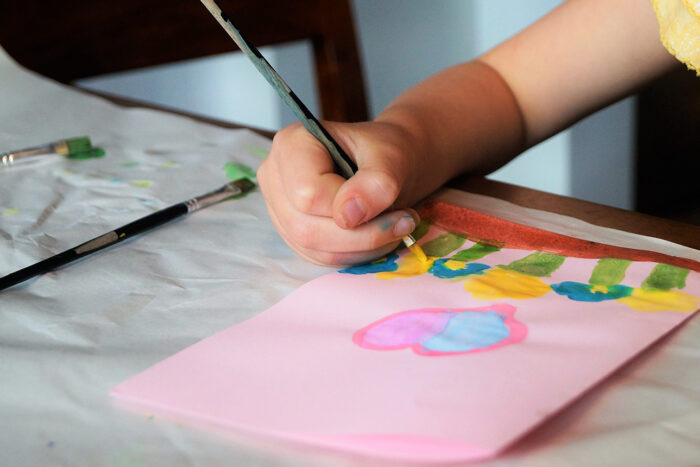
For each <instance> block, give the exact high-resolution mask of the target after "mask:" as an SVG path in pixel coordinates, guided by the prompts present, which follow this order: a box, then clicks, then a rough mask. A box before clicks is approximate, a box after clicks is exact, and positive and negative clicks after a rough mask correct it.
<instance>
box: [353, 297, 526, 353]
mask: <svg viewBox="0 0 700 467" xmlns="http://www.w3.org/2000/svg"><path fill="white" fill-rule="evenodd" d="M514 313H515V307H513V306H511V305H507V304H494V305H490V306H486V307H480V308H464V309H454V308H421V309H416V310H408V311H402V312H399V313H395V314H392V315H390V316H387V317H386V318H383V319H381V320H379V321H376V322H374V323H372V324H370V325H369V326H367V327H365V328H363V329H360V330H359V331H357V332H356V333H355V334H354V335H353V341H354V342H355V343H356V344H357V345H359V346H360V347H364V348H367V349H373V350H397V349H403V348H407V347H408V348H410V349H412V350H413V351H414V352H415V353H417V354H419V355H425V356H440V355H454V354H461V353H468V352H479V351H484V350H492V349H495V348H498V347H503V346H506V345H510V344H514V343H517V342H520V341H522V340H523V339H524V338H525V336H526V335H527V327H526V326H525V325H524V324H523V323H521V322H519V321H517V320H516V319H515V318H514V316H513V315H514Z"/></svg>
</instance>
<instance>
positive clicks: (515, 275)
mask: <svg viewBox="0 0 700 467" xmlns="http://www.w3.org/2000/svg"><path fill="white" fill-rule="evenodd" d="M464 290H466V291H467V292H469V293H471V294H472V296H473V297H474V298H476V299H478V300H500V299H503V298H514V299H517V300H525V299H528V298H537V297H541V296H542V295H544V294H546V293H547V292H549V291H550V290H551V289H550V287H549V285H547V284H546V283H545V282H544V281H542V280H541V279H539V278H537V277H534V276H529V275H527V274H522V273H519V272H517V271H512V270H510V269H503V268H492V269H489V270H487V271H485V272H484V273H483V274H481V275H472V276H469V277H468V278H467V280H466V281H465V282H464Z"/></svg>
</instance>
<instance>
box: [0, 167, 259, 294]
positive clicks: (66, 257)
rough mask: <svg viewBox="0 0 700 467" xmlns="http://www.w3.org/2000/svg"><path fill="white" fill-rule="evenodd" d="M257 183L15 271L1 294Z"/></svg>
mask: <svg viewBox="0 0 700 467" xmlns="http://www.w3.org/2000/svg"><path fill="white" fill-rule="evenodd" d="M254 187H255V183H253V182H252V181H251V180H249V179H247V178H241V179H239V180H235V181H233V182H229V183H227V184H226V185H224V186H223V187H221V188H219V189H218V190H215V191H212V192H210V193H207V194H204V195H201V196H197V197H194V198H192V199H189V200H187V201H184V202H182V203H178V204H174V205H172V206H170V207H168V208H165V209H161V210H160V211H157V212H154V213H153V214H150V215H148V216H146V217H142V218H141V219H138V220H136V221H134V222H131V223H130V224H126V225H124V226H122V227H119V228H118V229H114V230H112V231H111V232H107V233H106V234H103V235H100V236H99V237H95V238H93V239H92V240H89V241H87V242H85V243H82V244H80V245H78V246H76V247H74V248H71V249H69V250H66V251H64V252H63V253H59V254H57V255H55V256H52V257H50V258H47V259H45V260H43V261H39V262H38V263H35V264H33V265H31V266H27V267H26V268H24V269H20V270H19V271H15V272H13V273H11V274H8V275H7V276H5V277H0V290H3V289H6V288H8V287H12V286H13V285H15V284H19V283H20V282H24V281H26V280H27V279H30V278H32V277H34V276H38V275H39V274H44V273H45V272H49V271H52V270H54V269H56V268H58V267H60V266H64V265H66V264H68V263H71V262H73V261H76V260H78V259H80V258H82V257H84V256H87V255H89V254H92V253H95V252H96V251H99V250H102V249H103V248H107V247H108V246H111V245H114V244H116V243H119V242H122V241H124V240H126V239H129V238H131V237H133V236H135V235H138V234H140V233H143V232H145V231H147V230H151V229H153V228H156V227H158V226H161V225H163V224H165V223H167V222H170V221H172V220H174V219H177V218H178V217H181V216H184V215H186V214H190V213H192V212H195V211H198V210H200V209H203V208H206V207H207V206H211V205H212V204H216V203H218V202H220V201H223V200H225V199H228V198H231V197H233V196H238V195H242V194H244V193H247V192H248V191H250V190H252V189H253V188H254Z"/></svg>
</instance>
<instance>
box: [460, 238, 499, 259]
mask: <svg viewBox="0 0 700 467" xmlns="http://www.w3.org/2000/svg"><path fill="white" fill-rule="evenodd" d="M500 250H501V249H500V248H498V247H497V246H491V245H482V244H481V243H476V244H474V245H472V246H470V247H469V248H467V249H466V250H462V251H459V252H457V254H456V255H454V256H453V257H452V259H454V260H457V261H464V262H466V263H468V262H469V261H476V260H477V259H481V258H483V257H484V256H486V255H489V254H491V253H495V252H497V251H500Z"/></svg>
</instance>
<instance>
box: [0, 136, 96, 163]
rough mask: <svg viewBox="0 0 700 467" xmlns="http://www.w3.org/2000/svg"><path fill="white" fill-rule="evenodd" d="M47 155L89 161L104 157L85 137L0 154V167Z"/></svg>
mask: <svg viewBox="0 0 700 467" xmlns="http://www.w3.org/2000/svg"><path fill="white" fill-rule="evenodd" d="M47 154H59V155H61V156H66V157H68V158H69V159H89V158H91V157H102V156H104V155H105V152H104V150H103V149H100V148H96V147H94V146H93V145H92V143H91V142H90V138H89V137H87V136H80V137H77V138H70V139H64V140H61V141H54V142H53V143H46V144H42V145H41V146H35V147H31V148H26V149H19V150H17V151H10V152H4V153H0V166H10V165H13V164H14V163H15V162H17V161H19V160H25V159H27V158H33V157H37V156H43V155H47Z"/></svg>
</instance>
